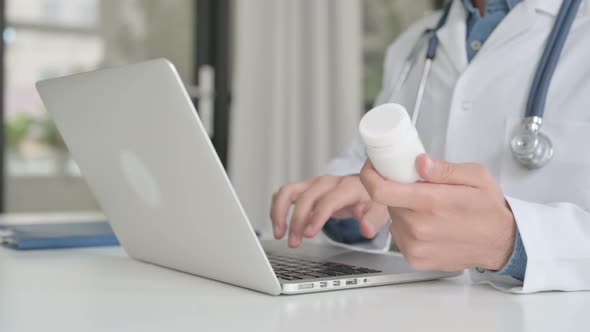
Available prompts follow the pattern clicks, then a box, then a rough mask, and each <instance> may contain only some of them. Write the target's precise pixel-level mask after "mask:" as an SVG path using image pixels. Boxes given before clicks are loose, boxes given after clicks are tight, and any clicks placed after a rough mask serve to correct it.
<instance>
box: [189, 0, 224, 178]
mask: <svg viewBox="0 0 590 332" xmlns="http://www.w3.org/2000/svg"><path fill="white" fill-rule="evenodd" d="M195 9H196V30H197V33H196V34H195V38H196V40H195V42H194V45H195V47H196V50H195V54H196V55H197V59H196V66H195V72H194V75H193V77H194V79H195V81H196V82H195V83H196V85H199V82H198V77H199V75H198V72H199V68H200V67H201V66H203V65H210V66H211V67H213V70H214V72H215V101H214V109H213V137H212V138H211V139H212V142H213V146H214V147H215V150H217V154H218V155H219V159H220V160H221V163H222V164H223V166H224V167H225V168H226V169H227V163H228V145H229V128H230V127H229V125H230V123H229V121H230V119H229V112H230V109H229V107H230V96H231V95H230V83H231V81H230V79H231V77H230V71H231V68H230V67H231V65H230V33H231V0H198V1H197V6H196V8H195Z"/></svg>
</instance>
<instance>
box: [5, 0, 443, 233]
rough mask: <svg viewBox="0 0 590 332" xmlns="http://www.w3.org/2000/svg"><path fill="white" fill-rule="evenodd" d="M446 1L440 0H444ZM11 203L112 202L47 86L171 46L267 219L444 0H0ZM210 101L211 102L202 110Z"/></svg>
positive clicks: (251, 203)
mask: <svg viewBox="0 0 590 332" xmlns="http://www.w3.org/2000/svg"><path fill="white" fill-rule="evenodd" d="M436 2H438V1H436ZM0 5H1V8H2V9H3V10H2V11H1V13H0V16H1V17H0V18H1V20H0V21H1V23H2V28H3V39H2V41H3V43H2V47H1V48H0V58H1V59H2V61H3V63H4V66H3V70H2V71H1V72H0V74H1V76H2V77H1V78H2V89H1V93H2V103H1V105H2V106H1V112H2V116H3V121H4V126H3V135H2V136H3V137H4V142H3V144H4V151H5V153H4V155H3V160H2V161H1V162H0V166H2V168H3V174H4V177H3V178H2V182H3V185H2V189H3V190H2V195H1V198H2V199H1V203H2V210H3V211H11V212H34V211H36V212H39V211H64V210H70V211H71V210H97V209H99V207H98V205H97V203H96V201H95V200H94V198H93V195H92V193H91V192H90V191H89V189H88V188H87V187H86V185H85V183H84V181H83V177H82V176H81V175H80V172H79V171H78V169H77V168H76V165H75V162H74V161H73V160H72V159H71V158H70V156H69V155H68V153H67V149H66V148H65V146H64V144H63V142H62V141H61V139H60V137H59V134H58V133H57V132H56V130H55V127H54V126H53V124H52V122H51V120H50V119H49V117H48V116H47V114H46V113H45V111H44V109H43V106H42V104H41V102H40V100H39V97H38V96H37V93H36V91H35V89H34V83H35V82H36V81H38V80H40V79H45V78H50V77H55V76H61V75H67V74H72V73H77V72H83V71H88V70H93V69H97V68H103V67H108V66H113V65H120V64H125V63H129V62H136V61H140V60H144V59H150V58H156V57H167V58H169V59H170V60H171V61H172V62H173V63H174V64H175V65H176V67H177V68H178V71H179V73H180V75H181V76H182V78H183V80H184V82H185V84H186V85H187V87H188V88H189V91H191V95H192V96H193V97H194V101H195V104H197V105H200V107H199V108H200V112H201V116H202V118H203V119H204V120H205V121H206V122H207V123H206V125H207V126H208V128H210V131H211V134H212V139H213V142H214V145H215V147H216V149H218V152H219V154H220V156H221V159H222V161H223V162H224V164H225V165H226V166H227V168H228V170H229V172H230V177H231V179H232V181H233V182H234V184H235V185H236V187H237V190H238V192H239V194H240V196H241V199H242V200H243V203H244V206H245V208H246V210H247V212H248V213H249V215H250V216H251V219H252V222H253V223H254V224H255V225H256V226H262V225H263V224H264V223H266V222H267V210H268V207H269V202H270V194H271V193H272V191H273V190H274V189H276V187H277V186H278V185H280V184H282V183H284V182H287V181H298V180H301V179H303V178H306V177H309V176H313V175H317V174H318V173H319V172H321V169H322V166H323V165H324V164H325V162H326V161H327V160H329V158H331V157H333V156H334V155H335V154H336V153H337V152H338V151H340V150H341V149H342V148H343V146H344V145H345V144H346V143H347V142H348V141H349V140H350V138H351V137H352V134H353V133H354V131H355V130H356V129H355V128H356V122H357V121H358V119H359V118H360V116H361V114H362V112H364V111H365V110H366V109H368V107H370V106H371V104H372V102H373V99H374V98H375V96H376V95H377V93H378V91H379V89H380V85H381V79H382V77H381V70H382V62H383V52H384V50H385V48H386V47H387V45H388V44H390V43H391V42H392V41H393V40H394V38H395V37H396V36H397V35H398V34H399V33H400V32H401V31H402V30H403V29H404V28H405V27H407V26H408V25H409V24H411V22H412V21H414V20H415V19H417V18H419V17H422V16H423V15H426V14H428V13H430V12H432V11H433V10H434V8H435V7H436V6H437V3H435V1H431V0H298V1H293V0H248V1H231V0H167V1H161V0H0ZM201 110H202V111H201Z"/></svg>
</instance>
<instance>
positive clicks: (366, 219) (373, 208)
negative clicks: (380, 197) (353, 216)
mask: <svg viewBox="0 0 590 332" xmlns="http://www.w3.org/2000/svg"><path fill="white" fill-rule="evenodd" d="M388 219H389V213H388V212H387V208H386V207H385V206H383V205H381V204H377V203H372V204H371V205H370V206H369V207H368V209H366V212H365V213H364V214H363V215H362V216H361V217H360V218H359V219H358V220H359V227H360V230H361V234H363V236H364V237H365V238H368V239H372V238H374V237H375V235H377V232H379V231H380V230H381V228H383V225H385V223H386V222H387V220H388Z"/></svg>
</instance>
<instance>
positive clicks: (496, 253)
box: [485, 203, 516, 271]
mask: <svg viewBox="0 0 590 332" xmlns="http://www.w3.org/2000/svg"><path fill="white" fill-rule="evenodd" d="M504 212H505V213H504V214H503V217H501V218H500V220H501V221H502V222H501V223H502V224H503V225H504V226H503V227H502V228H501V229H500V230H499V231H498V234H497V237H496V239H495V241H493V243H494V245H492V253H491V255H489V257H490V258H491V260H490V261H489V262H488V266H487V267H485V268H486V269H488V270H492V271H499V270H501V269H502V268H503V267H504V266H506V264H507V263H508V261H509V260H510V257H511V256H512V252H513V251H514V240H515V238H516V220H515V219H514V215H513V214H512V211H511V210H510V207H509V206H508V203H506V209H505V210H504Z"/></svg>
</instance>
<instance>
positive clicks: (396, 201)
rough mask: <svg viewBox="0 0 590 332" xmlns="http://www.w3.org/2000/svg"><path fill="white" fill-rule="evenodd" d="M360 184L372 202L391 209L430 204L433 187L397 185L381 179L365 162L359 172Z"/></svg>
mask: <svg viewBox="0 0 590 332" xmlns="http://www.w3.org/2000/svg"><path fill="white" fill-rule="evenodd" d="M361 182H362V183H363V186H364V187H365V189H366V190H367V192H368V193H369V195H370V196H371V199H372V200H373V201H374V202H377V203H379V204H382V205H387V206H392V207H403V208H410V209H419V208H422V207H424V206H429V205H430V204H432V200H433V198H434V196H433V194H432V193H433V192H434V191H435V190H436V189H435V188H434V185H432V184H429V183H399V182H393V181H388V180H386V179H385V178H383V177H382V176H381V175H380V174H379V173H378V172H377V170H375V168H374V167H373V164H371V162H370V161H367V163H365V165H364V166H363V169H362V170H361Z"/></svg>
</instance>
